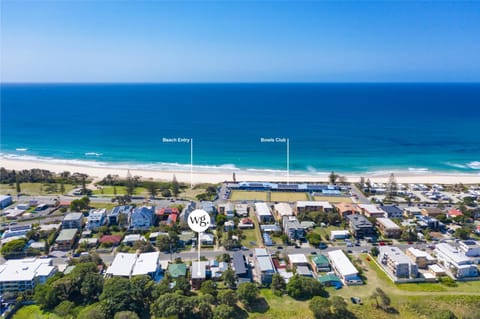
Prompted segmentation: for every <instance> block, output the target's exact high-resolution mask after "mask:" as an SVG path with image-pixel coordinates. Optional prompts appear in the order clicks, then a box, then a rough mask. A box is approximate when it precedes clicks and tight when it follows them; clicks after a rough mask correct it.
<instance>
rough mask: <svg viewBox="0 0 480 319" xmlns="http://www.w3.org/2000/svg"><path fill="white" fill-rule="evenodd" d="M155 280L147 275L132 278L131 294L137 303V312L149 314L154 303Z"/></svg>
mask: <svg viewBox="0 0 480 319" xmlns="http://www.w3.org/2000/svg"><path fill="white" fill-rule="evenodd" d="M154 286H155V282H154V281H153V280H152V278H150V277H149V276H147V275H140V276H133V277H132V278H131V279H130V294H131V295H132V299H133V302H134V304H135V305H136V308H135V310H136V313H138V314H143V315H144V316H146V315H148V313H149V311H150V305H151V304H152V303H153V297H152V294H153V288H154Z"/></svg>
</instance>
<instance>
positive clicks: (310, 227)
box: [300, 220, 315, 230]
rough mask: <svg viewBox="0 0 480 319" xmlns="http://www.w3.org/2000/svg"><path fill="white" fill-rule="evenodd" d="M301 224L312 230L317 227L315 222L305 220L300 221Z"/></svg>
mask: <svg viewBox="0 0 480 319" xmlns="http://www.w3.org/2000/svg"><path fill="white" fill-rule="evenodd" d="M300 226H302V227H303V229H306V230H310V229H313V228H314V227H315V222H312V221H309V220H304V221H303V222H300Z"/></svg>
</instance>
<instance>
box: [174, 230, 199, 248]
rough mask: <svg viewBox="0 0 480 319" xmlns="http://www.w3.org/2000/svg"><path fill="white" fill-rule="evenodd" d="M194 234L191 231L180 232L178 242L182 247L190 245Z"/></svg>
mask: <svg viewBox="0 0 480 319" xmlns="http://www.w3.org/2000/svg"><path fill="white" fill-rule="evenodd" d="M194 238H195V234H194V233H193V232H191V231H182V232H181V233H180V235H179V236H178V240H179V242H180V244H181V245H182V246H185V245H191V244H192V242H193V239H194Z"/></svg>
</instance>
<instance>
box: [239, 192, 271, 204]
mask: <svg viewBox="0 0 480 319" xmlns="http://www.w3.org/2000/svg"><path fill="white" fill-rule="evenodd" d="M230 200H232V201H242V200H258V201H264V202H265V201H266V200H267V193H266V192H255V191H232V193H231V194H230Z"/></svg>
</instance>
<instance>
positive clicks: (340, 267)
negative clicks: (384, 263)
mask: <svg viewBox="0 0 480 319" xmlns="http://www.w3.org/2000/svg"><path fill="white" fill-rule="evenodd" d="M327 254H328V259H329V260H330V264H331V265H332V269H333V271H335V273H336V274H337V275H338V277H339V278H340V279H341V280H342V282H343V283H344V284H345V285H361V284H363V281H362V279H361V278H360V277H359V275H358V270H357V268H355V266H354V265H353V264H352V262H351V261H350V259H348V257H347V256H346V255H345V253H344V252H343V250H340V249H338V250H332V251H329V252H328V253H327Z"/></svg>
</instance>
